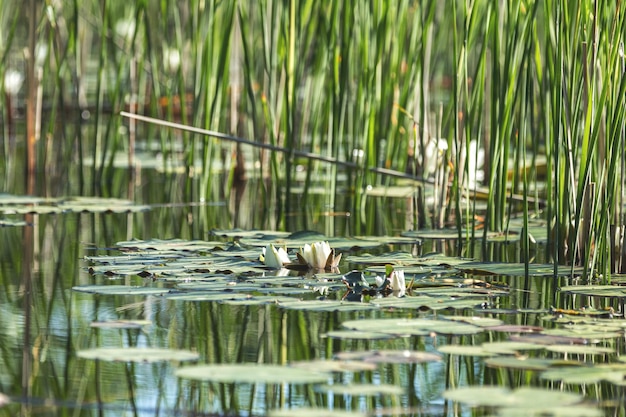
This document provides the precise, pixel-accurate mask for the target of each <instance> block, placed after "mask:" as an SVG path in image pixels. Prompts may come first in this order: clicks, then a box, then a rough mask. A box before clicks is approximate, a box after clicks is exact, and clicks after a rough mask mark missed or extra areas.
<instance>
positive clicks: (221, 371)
mask: <svg viewBox="0 0 626 417" xmlns="http://www.w3.org/2000/svg"><path fill="white" fill-rule="evenodd" d="M176 376H177V377H179V378H182V379H193V380H199V381H212V382H222V383H250V384H283V383H289V384H312V383H320V382H326V381H328V378H330V376H331V374H330V373H327V372H317V371H312V370H308V369H301V368H295V367H289V366H280V365H263V364H256V363H243V364H215V365H197V366H186V367H184V368H180V369H178V370H177V371H176Z"/></svg>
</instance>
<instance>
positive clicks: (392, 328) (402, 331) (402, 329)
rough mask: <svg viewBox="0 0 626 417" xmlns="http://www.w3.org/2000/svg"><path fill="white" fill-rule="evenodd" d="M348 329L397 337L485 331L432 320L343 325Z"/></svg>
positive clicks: (392, 320) (349, 323) (452, 322)
mask: <svg viewBox="0 0 626 417" xmlns="http://www.w3.org/2000/svg"><path fill="white" fill-rule="evenodd" d="M341 325H342V326H343V327H345V328H348V329H353V330H361V331H370V332H382V333H391V334H396V335H418V336H419V335H428V334H431V333H438V334H446V335H466V334H477V333H480V332H482V331H484V330H483V329H482V328H480V327H478V326H473V325H471V324H467V323H461V322H455V321H447V320H431V319H421V318H420V319H365V320H351V321H346V322H343V323H341Z"/></svg>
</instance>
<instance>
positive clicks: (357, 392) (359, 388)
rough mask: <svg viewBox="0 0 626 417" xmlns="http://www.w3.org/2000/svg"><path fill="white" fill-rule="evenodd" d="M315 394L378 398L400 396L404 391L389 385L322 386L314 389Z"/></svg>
mask: <svg viewBox="0 0 626 417" xmlns="http://www.w3.org/2000/svg"><path fill="white" fill-rule="evenodd" d="M315 390H316V391H317V392H321V393H328V392H332V393H333V394H337V395H352V396H378V395H402V394H404V389H402V388H401V387H399V386H397V385H389V384H332V385H329V384H323V385H318V386H317V387H315Z"/></svg>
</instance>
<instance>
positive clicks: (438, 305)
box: [370, 292, 482, 311]
mask: <svg viewBox="0 0 626 417" xmlns="http://www.w3.org/2000/svg"><path fill="white" fill-rule="evenodd" d="M467 294H470V293H469V292H468V293H467ZM370 303H371V304H374V305H375V306H377V307H380V308H394V309H397V308H408V309H417V310H422V309H429V310H434V311H438V310H446V309H452V310H463V309H475V308H476V307H478V306H480V304H481V303H482V302H481V300H480V299H477V298H474V297H471V298H451V297H436V296H432V297H431V296H426V295H418V296H406V297H385V298H375V299H373V300H371V301H370Z"/></svg>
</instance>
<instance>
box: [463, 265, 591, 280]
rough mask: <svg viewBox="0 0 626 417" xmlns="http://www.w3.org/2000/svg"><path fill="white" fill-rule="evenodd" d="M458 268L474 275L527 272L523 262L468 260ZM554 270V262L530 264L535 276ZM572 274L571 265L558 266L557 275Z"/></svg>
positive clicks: (546, 275) (529, 266)
mask: <svg viewBox="0 0 626 417" xmlns="http://www.w3.org/2000/svg"><path fill="white" fill-rule="evenodd" d="M457 268H458V269H460V270H461V271H463V272H465V273H467V274H473V275H507V276H520V277H523V276H525V274H526V272H525V265H524V264H523V263H506V262H468V263H464V264H461V265H457ZM554 272H555V271H554V265H552V264H530V265H528V275H530V276H533V277H554V276H555V274H554ZM573 273H574V274H580V273H582V268H574V270H573ZM571 274H572V267H571V266H564V265H558V266H557V270H556V276H569V275H571Z"/></svg>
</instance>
